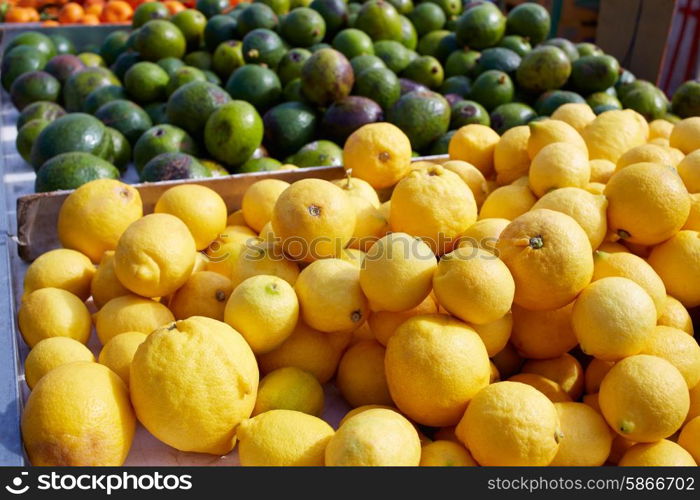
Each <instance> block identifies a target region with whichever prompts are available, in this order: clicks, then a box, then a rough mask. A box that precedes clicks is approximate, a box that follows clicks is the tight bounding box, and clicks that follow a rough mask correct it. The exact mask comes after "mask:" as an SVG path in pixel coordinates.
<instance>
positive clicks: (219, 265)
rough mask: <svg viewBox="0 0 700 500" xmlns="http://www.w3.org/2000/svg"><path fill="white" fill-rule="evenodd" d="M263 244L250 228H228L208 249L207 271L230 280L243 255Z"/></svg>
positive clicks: (206, 258)
mask: <svg viewBox="0 0 700 500" xmlns="http://www.w3.org/2000/svg"><path fill="white" fill-rule="evenodd" d="M262 243H263V242H261V241H260V240H259V239H257V238H256V234H255V232H254V231H253V230H252V229H250V228H249V227H248V226H236V225H234V226H227V227H226V229H224V231H223V232H222V233H221V234H220V235H219V237H218V238H217V239H216V240H214V241H213V242H212V243H211V244H210V245H209V247H208V248H207V250H206V254H205V255H204V258H205V261H206V265H205V269H206V270H207V271H214V272H215V273H219V274H222V275H224V276H226V277H227V278H230V277H231V275H232V271H233V268H234V267H235V266H236V264H237V262H238V257H239V256H240V255H241V253H243V251H244V250H245V249H246V248H247V247H249V246H250V247H254V246H256V245H259V244H262ZM198 255H202V254H201V253H200V254H198Z"/></svg>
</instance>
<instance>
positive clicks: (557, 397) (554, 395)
mask: <svg viewBox="0 0 700 500" xmlns="http://www.w3.org/2000/svg"><path fill="white" fill-rule="evenodd" d="M508 382H520V383H521V384H527V385H529V386H531V387H534V388H535V389H537V390H538V391H540V392H541V393H542V394H544V395H545V396H547V399H549V400H550V401H551V402H552V403H564V402H570V401H571V396H569V395H568V394H567V392H566V391H565V390H564V389H562V387H561V386H560V385H559V384H557V383H556V382H555V381H554V380H550V379H548V378H547V377H543V376H542V375H538V374H537V373H518V374H517V375H513V376H512V377H510V378H509V379H508Z"/></svg>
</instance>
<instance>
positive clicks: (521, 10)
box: [506, 2, 551, 45]
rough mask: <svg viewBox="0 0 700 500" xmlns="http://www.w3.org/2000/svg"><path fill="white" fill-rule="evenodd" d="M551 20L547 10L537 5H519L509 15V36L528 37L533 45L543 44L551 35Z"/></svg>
mask: <svg viewBox="0 0 700 500" xmlns="http://www.w3.org/2000/svg"><path fill="white" fill-rule="evenodd" d="M550 26H551V19H550V17H549V12H547V9H545V8H544V7H542V6H541V5H538V4H536V3H530V2H527V3H523V4H520V5H517V6H516V7H515V8H513V10H511V11H510V12H509V13H508V20H507V24H506V30H507V31H508V34H511V35H520V36H523V37H526V38H527V39H528V40H529V41H530V43H531V44H532V45H537V44H538V43H540V42H542V41H543V40H544V39H545V38H547V35H548V34H549V29H550Z"/></svg>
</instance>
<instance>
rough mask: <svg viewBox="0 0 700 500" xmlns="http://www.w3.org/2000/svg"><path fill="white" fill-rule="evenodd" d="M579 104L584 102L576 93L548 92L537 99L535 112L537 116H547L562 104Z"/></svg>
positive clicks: (564, 91)
mask: <svg viewBox="0 0 700 500" xmlns="http://www.w3.org/2000/svg"><path fill="white" fill-rule="evenodd" d="M581 102H586V101H585V100H584V99H583V97H581V96H580V95H579V94H577V93H576V92H571V91H570V90H549V91H547V92H544V93H543V94H542V95H540V96H539V97H538V98H537V101H535V111H537V114H538V115H541V116H549V115H551V114H552V113H554V112H555V111H556V110H557V108H558V107H559V106H561V105H562V104H567V103H581Z"/></svg>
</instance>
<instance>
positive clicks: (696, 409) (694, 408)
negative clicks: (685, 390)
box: [685, 384, 700, 422]
mask: <svg viewBox="0 0 700 500" xmlns="http://www.w3.org/2000/svg"><path fill="white" fill-rule="evenodd" d="M698 416H700V384H697V385H696V386H695V387H693V388H692V389H690V409H689V410H688V415H687V416H686V417H685V421H686V422H689V421H691V420H692V419H694V418H695V417H698Z"/></svg>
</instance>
